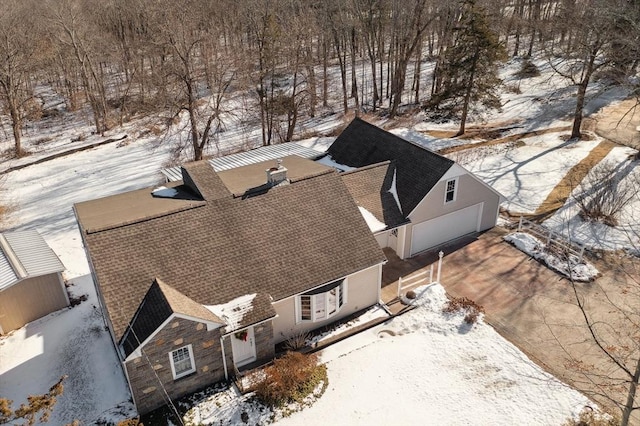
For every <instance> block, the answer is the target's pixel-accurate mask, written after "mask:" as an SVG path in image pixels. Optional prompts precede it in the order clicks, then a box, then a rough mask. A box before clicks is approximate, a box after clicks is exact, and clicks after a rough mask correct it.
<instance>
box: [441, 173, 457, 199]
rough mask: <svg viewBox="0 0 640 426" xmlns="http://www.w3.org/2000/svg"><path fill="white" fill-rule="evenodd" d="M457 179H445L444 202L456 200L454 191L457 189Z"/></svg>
mask: <svg viewBox="0 0 640 426" xmlns="http://www.w3.org/2000/svg"><path fill="white" fill-rule="evenodd" d="M457 183H458V179H451V180H448V181H447V184H446V190H445V193H444V202H445V203H450V202H452V201H455V200H456V192H457V190H458V185H457Z"/></svg>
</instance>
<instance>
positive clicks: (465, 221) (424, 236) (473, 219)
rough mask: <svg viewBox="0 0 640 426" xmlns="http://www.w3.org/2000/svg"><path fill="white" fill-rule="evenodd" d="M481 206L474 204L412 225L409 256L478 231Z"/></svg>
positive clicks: (481, 204) (480, 204)
mask: <svg viewBox="0 0 640 426" xmlns="http://www.w3.org/2000/svg"><path fill="white" fill-rule="evenodd" d="M483 204H484V203H478V204H474V205H473V206H470V207H466V208H463V209H460V210H456V211H454V212H452V213H449V214H446V215H443V216H440V217H437V218H435V219H431V220H427V221H424V222H421V223H418V224H416V225H414V226H413V227H412V230H411V254H410V256H413V255H415V254H417V253H419V252H421V251H424V250H427V249H429V248H432V247H435V246H437V245H439V244H443V243H446V242H447V241H450V240H453V239H455V238H458V237H461V236H463V235H466V234H470V233H473V232H477V231H479V230H480V221H481V218H482V207H483Z"/></svg>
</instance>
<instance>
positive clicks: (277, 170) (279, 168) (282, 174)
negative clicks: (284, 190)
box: [266, 159, 289, 186]
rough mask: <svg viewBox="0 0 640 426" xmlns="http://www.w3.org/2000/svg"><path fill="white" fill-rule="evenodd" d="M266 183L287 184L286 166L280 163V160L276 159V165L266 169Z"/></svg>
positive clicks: (274, 184) (271, 184)
mask: <svg viewBox="0 0 640 426" xmlns="http://www.w3.org/2000/svg"><path fill="white" fill-rule="evenodd" d="M266 171H267V184H268V185H270V186H278V185H282V184H287V183H289V181H288V180H287V168H286V167H284V166H283V165H282V160H281V159H278V160H276V166H275V167H270V168H268V169H267V170H266Z"/></svg>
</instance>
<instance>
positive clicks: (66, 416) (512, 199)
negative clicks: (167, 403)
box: [0, 61, 640, 424]
mask: <svg viewBox="0 0 640 426" xmlns="http://www.w3.org/2000/svg"><path fill="white" fill-rule="evenodd" d="M517 66H518V64H517V61H516V62H514V63H513V64H511V65H509V67H507V68H506V69H505V75H510V73H512V72H513V71H515V70H516V69H517ZM424 70H425V71H424V72H427V71H426V70H428V68H427V67H425V68H424ZM543 71H545V70H543ZM545 72H546V74H545V73H544V72H543V75H542V76H540V77H537V78H534V79H530V80H523V81H522V82H521V89H522V91H523V93H522V94H516V93H506V94H505V95H504V96H503V100H504V101H505V102H506V103H505V107H504V111H503V112H502V113H499V112H492V113H489V114H487V115H486V116H481V115H476V117H479V118H486V119H488V120H493V121H500V122H510V121H517V122H518V123H520V125H521V127H520V129H519V130H518V129H517V130H514V131H526V130H531V129H535V128H545V127H548V126H558V125H567V124H568V123H567V122H566V121H565V122H558V120H559V119H563V118H565V114H566V111H567V106H568V105H572V102H573V100H572V99H571V93H573V91H574V88H569V89H568V90H557V89H558V88H559V87H561V83H560V82H559V81H558V79H557V78H556V77H550V74H549V72H548V69H547V70H546V71H545ZM336 76H338V74H337V73H336ZM509 82H510V83H514V82H515V81H514V80H513V79H510V81H509ZM336 87H338V86H336ZM338 92H339V91H336V93H338ZM507 101H508V102H507ZM233 102H239V100H233ZM88 123H89V120H88V117H87V116H83V115H82V114H75V115H71V114H69V115H68V116H64V117H63V118H61V119H59V120H57V121H55V120H52V121H50V122H47V123H44V125H45V126H44V127H41V128H36V127H33V128H30V129H29V130H28V131H27V132H26V135H25V140H24V143H25V148H26V149H28V150H29V151H30V152H32V153H33V154H32V155H31V156H29V157H26V159H20V160H6V161H4V162H3V164H2V165H1V166H0V170H6V168H8V167H11V166H14V165H18V164H23V163H26V162H30V161H33V160H35V159H38V158H42V157H45V156H49V155H51V154H53V153H57V152H60V151H62V150H65V149H67V148H75V147H78V146H82V145H86V144H89V143H93V142H98V141H100V140H103V139H106V138H110V137H118V136H120V135H122V134H128V135H129V137H128V138H127V139H126V140H124V141H122V143H113V144H110V145H104V146H101V147H97V148H94V149H91V150H87V151H83V152H79V153H75V154H73V155H70V156H66V157H61V158H57V159H54V160H51V161H48V162H45V163H41V164H37V165H33V166H29V167H26V168H24V169H21V170H18V171H15V172H12V173H9V174H7V175H6V176H5V178H3V181H2V185H3V188H4V191H3V193H2V194H1V197H2V200H1V202H0V204H2V205H7V204H9V205H11V206H12V207H13V210H12V211H11V213H10V215H9V218H8V219H9V223H8V228H11V229H36V230H38V231H39V232H40V233H41V234H42V235H43V237H44V238H45V240H46V241H47V242H48V243H49V244H50V245H51V247H52V248H53V250H54V251H55V252H56V253H57V254H58V256H59V257H60V259H61V260H62V262H63V263H64V265H65V266H66V268H67V278H69V279H70V280H71V283H72V285H71V287H70V291H71V293H72V294H73V295H74V296H81V295H85V294H86V295H87V300H86V301H84V302H82V303H81V304H80V305H79V306H76V307H74V308H72V309H65V310H62V311H60V312H57V313H54V314H52V315H50V316H47V317H45V318H43V319H41V320H38V321H36V322H34V323H31V324H29V325H27V326H26V327H24V328H22V329H20V330H18V331H16V332H14V333H12V334H11V335H10V336H8V337H3V338H1V339H0V375H1V379H0V395H2V396H3V397H7V398H10V399H13V400H14V401H15V404H20V403H22V402H25V399H26V396H27V395H28V394H29V393H37V392H43V391H46V390H47V389H48V388H49V386H51V385H52V384H53V383H54V382H55V381H56V380H57V379H58V378H59V377H60V376H61V375H64V374H67V375H68V376H69V377H68V379H67V381H66V382H65V394H64V395H63V396H62V397H61V398H60V399H59V401H58V404H57V405H56V408H55V410H54V414H53V418H52V421H51V424H63V423H65V422H69V421H71V420H73V419H74V418H78V419H80V420H82V421H83V422H84V423H91V422H95V421H97V420H98V419H100V418H104V419H112V420H117V419H121V418H124V417H126V416H127V415H129V414H130V410H131V404H130V403H129V402H128V401H129V398H130V395H129V390H128V387H127V385H126V382H125V380H124V376H123V373H122V370H121V368H120V367H119V366H118V361H117V357H116V354H115V352H114V350H113V347H112V344H111V342H110V340H109V336H108V334H107V333H106V331H105V330H104V324H103V322H102V320H101V313H100V312H99V308H98V303H97V300H96V295H95V291H94V289H93V285H92V283H91V279H90V275H89V273H90V271H89V267H88V264H87V260H86V257H85V253H84V249H83V247H82V241H81V237H80V234H79V232H78V229H77V225H76V222H75V218H74V215H73V211H72V205H73V203H75V202H79V201H84V200H88V199H93V198H99V197H103V196H107V195H111V194H115V193H120V192H123V191H128V190H132V189H137V188H141V187H148V186H152V185H156V184H159V183H160V182H161V181H162V177H161V175H160V173H159V170H160V169H161V168H162V167H163V166H164V165H165V164H166V163H167V161H169V159H170V154H171V150H172V148H173V147H175V144H176V143H177V141H178V140H182V141H184V140H185V135H186V133H185V132H184V131H183V130H184V129H181V128H179V126H178V125H176V128H175V129H173V130H174V132H173V134H172V133H171V132H169V133H167V134H163V135H156V136H154V133H153V131H152V128H153V122H152V121H148V122H147V121H145V120H139V121H134V122H130V123H128V124H126V126H125V128H123V129H114V130H113V132H112V133H111V134H109V135H107V136H105V137H104V138H103V137H100V136H96V135H91V134H90V133H91V127H90V125H89V124H88ZM341 124H342V116H341V115H339V114H335V113H333V112H332V111H326V113H324V115H322V116H318V118H316V119H310V118H305V119H301V120H300V128H301V131H300V134H305V135H306V136H301V137H308V136H310V135H312V134H316V135H328V134H332V133H333V132H334V130H335V129H336V128H337V127H339V126H340V125H341ZM426 128H440V129H451V128H457V123H452V122H449V123H439V124H433V125H431V124H430V123H427V124H418V125H417V126H415V127H413V128H411V129H408V128H404V129H403V128H398V129H394V131H393V132H394V133H396V134H398V135H399V136H402V137H406V138H408V139H410V140H412V141H414V142H416V143H420V144H423V145H425V146H427V147H429V148H431V149H441V148H444V147H447V146H452V145H455V144H460V143H461V142H460V141H459V140H455V139H452V140H439V139H433V138H429V137H426V136H424V135H423V134H422V133H421V132H420V130H424V129H426ZM181 132H182V133H181ZM259 135H260V131H259V120H255V119H251V117H250V116H245V115H239V116H238V117H236V118H233V119H232V118H229V120H228V121H227V125H226V129H225V131H224V132H223V133H221V134H220V135H219V136H220V138H219V140H218V141H217V142H218V143H217V144H214V145H213V146H212V147H211V149H210V150H209V154H212V155H215V154H217V153H220V152H228V151H231V150H235V149H240V148H251V147H254V146H257V145H259V144H260V137H259ZM72 140H76V141H75V142H72ZM333 140H334V138H332V137H313V138H308V139H306V140H304V141H301V142H300V143H301V144H303V145H305V146H308V147H311V148H313V149H316V150H318V151H325V150H326V148H327V147H328V146H329V145H330V144H331V142H332V141H333ZM524 142H525V145H524V146H521V147H514V148H512V149H510V150H508V151H507V152H503V151H500V150H496V151H495V152H489V153H488V154H486V155H475V154H471V155H468V156H466V157H460V159H461V161H462V162H463V165H464V166H466V167H468V168H469V169H471V170H472V171H474V172H476V173H477V174H478V175H479V176H480V177H481V178H483V179H484V180H485V181H487V182H488V183H490V184H491V185H493V186H494V187H495V188H496V189H497V190H498V191H500V192H501V193H502V194H503V195H504V196H505V197H506V198H507V200H508V202H507V204H506V205H507V206H508V207H509V208H512V209H513V210H516V211H523V212H527V211H534V210H535V209H536V208H537V206H538V205H539V204H540V203H541V202H542V200H544V198H545V197H546V195H547V194H548V193H549V192H550V191H551V189H552V188H553V187H554V186H555V185H556V184H557V183H558V182H559V180H560V179H561V178H562V176H564V173H566V171H567V170H569V169H570V168H571V167H572V166H573V165H574V164H576V163H577V162H578V161H580V160H581V159H582V158H584V156H586V155H587V154H588V152H589V150H591V149H592V148H593V146H595V145H596V144H597V142H598V141H597V140H594V141H582V142H577V143H567V142H564V141H562V140H561V139H560V134H548V135H544V136H539V137H535V138H528V139H525V140H524ZM10 146H11V141H10V140H8V139H6V138H5V140H3V141H1V142H0V150H7V149H9V148H10ZM614 152H615V153H616V154H615V155H619V157H615V158H619V159H620V158H622V155H626V152H625V154H623V153H621V152H620V153H619V152H617V151H616V150H614ZM614 152H612V154H611V155H614ZM638 202H639V201H637V200H635V201H634V203H633V204H632V205H630V207H629V211H628V213H625V214H627V215H631V213H633V212H634V211H635V212H637V211H639V210H640V209H639V208H640V205H638ZM561 212H566V214H567V215H568V217H566V218H564V217H563V218H562V219H561V220H560V221H559V222H558V224H557V225H554V223H553V222H552V220H553V218H552V220H551V221H550V222H549V223H548V225H549V226H552V227H553V226H558V227H560V226H562V227H566V224H567V223H568V224H571V227H570V228H571V229H572V230H573V231H572V232H574V236H572V238H574V239H579V238H578V236H581V237H580V238H582V240H585V239H587V240H588V239H589V238H591V239H592V240H593V238H594V235H595V236H597V237H598V238H599V239H600V240H601V241H600V242H599V243H602V244H603V245H606V244H611V242H612V241H619V242H620V244H623V243H624V237H625V236H626V234H624V235H623V234H618V233H617V231H612V230H610V229H608V230H606V232H605V230H603V229H596V230H595V231H593V230H587V229H584V226H579V224H575V222H573V221H574V220H575V215H576V214H575V211H573V210H571V206H570V205H567V206H566V208H565V209H564V210H561ZM559 214H560V212H559ZM629 220H631V219H628V220H626V222H625V223H627V222H629ZM632 223H635V224H636V225H637V224H638V223H640V221H638V220H635V222H632ZM591 228H593V227H592V226H591ZM633 229H637V228H633ZM588 232H590V233H588ZM589 235H591V236H589ZM428 292H430V293H429V294H431V293H433V292H435V290H433V289H432V290H429V291H428ZM434 294H435V293H434ZM436 296H437V297H439V296H438V295H437V294H436V295H435V296H434V297H436ZM437 297H436V299H434V300H437ZM431 299H432V298H431V296H430V297H429V298H427V299H424V300H431ZM425 303H426V302H425ZM434 303H435V302H434ZM443 318H444V317H442V314H440V313H439V311H438V309H427V308H425V307H421V308H419V309H417V310H415V311H413V312H412V313H410V314H408V315H406V316H405V317H403V318H398V319H396V320H394V321H393V322H391V323H390V324H387V325H385V326H380V327H378V328H376V329H373V330H370V331H367V332H365V333H363V334H361V335H359V336H358V337H355V338H350V339H347V340H345V341H342V342H340V343H339V344H337V345H335V346H334V347H332V348H330V349H328V350H326V351H325V352H324V354H323V359H324V360H325V361H326V362H328V366H329V378H330V386H329V389H328V390H327V393H326V395H325V396H324V397H323V398H321V399H320V401H319V402H318V404H317V405H316V406H314V407H313V408H311V409H310V410H305V411H304V412H302V413H300V414H296V415H294V416H293V417H292V418H291V419H286V420H284V422H285V423H286V422H288V423H295V424H300V423H310V424H314V423H315V424H319V423H323V420H325V417H324V414H318V413H323V412H326V413H329V414H331V415H334V416H335V421H336V422H337V423H349V422H355V423H367V422H368V421H370V420H375V423H391V424H396V423H398V422H397V421H396V420H397V419H405V420H406V421H407V422H412V421H414V420H415V421H418V420H419V419H424V418H428V419H433V421H430V422H429V423H432V424H439V423H440V424H441V423H447V424H457V423H459V424H468V419H476V418H477V419H486V421H481V420H479V421H478V423H480V424H496V421H495V419H499V420H500V422H501V423H502V424H511V423H514V422H517V423H522V421H523V419H524V421H525V422H526V423H530V422H529V420H531V422H532V423H534V424H535V423H538V424H557V423H559V422H561V421H562V420H563V419H564V418H565V417H566V416H568V415H569V414H571V413H572V412H573V411H574V409H579V408H580V406H581V405H582V404H583V403H584V402H585V400H584V397H581V396H580V395H579V394H577V393H575V392H573V391H571V390H570V389H568V388H566V387H565V386H563V385H561V384H559V383H558V382H557V381H556V380H555V379H553V378H552V377H550V376H548V375H545V374H544V373H543V372H542V371H540V370H539V369H537V367H535V365H534V364H533V363H531V361H529V360H528V359H526V357H524V355H522V354H521V353H520V352H519V351H518V350H517V349H515V348H514V347H513V346H511V345H509V344H507V343H506V342H505V341H504V340H502V339H500V338H499V336H497V334H495V333H494V332H493V330H492V329H491V328H490V327H488V326H486V325H483V324H479V325H477V326H474V327H473V328H471V329H470V330H467V329H466V328H464V327H463V328H462V329H460V323H459V321H458V320H457V319H455V318H454V319H453V320H451V319H443ZM456 321H458V322H456ZM385 327H386V328H387V329H388V330H391V331H393V332H394V333H396V336H392V335H391V334H392V333H389V332H382V331H383V329H384V328H385ZM379 332H382V333H381V334H380V336H384V337H385V338H379V337H378V334H377V333H379ZM503 345H504V346H503ZM347 354H348V355H347ZM343 355H344V356H343ZM363 389H364V391H363ZM554 392H556V393H554ZM369 400H370V401H371V402H370V405H369V406H368V408H365V404H366V403H367V401H369ZM326 407H330V408H326ZM382 407H385V408H384V409H383V408H382ZM540 407H544V409H543V410H541V409H540ZM540 411H543V412H542V413H541V412H540ZM398 416H401V417H398ZM425 416H426V417H425ZM483 416H485V417H483ZM518 416H519V417H518ZM465 419H467V422H466V423H465ZM420 423H424V422H423V421H421V422H420Z"/></svg>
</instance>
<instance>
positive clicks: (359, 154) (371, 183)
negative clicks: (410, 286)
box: [327, 118, 501, 259]
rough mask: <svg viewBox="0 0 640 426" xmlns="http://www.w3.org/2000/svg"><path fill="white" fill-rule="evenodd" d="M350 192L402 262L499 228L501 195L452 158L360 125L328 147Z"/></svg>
mask: <svg viewBox="0 0 640 426" xmlns="http://www.w3.org/2000/svg"><path fill="white" fill-rule="evenodd" d="M327 153H328V156H330V158H331V162H333V163H336V164H339V165H340V167H343V170H349V171H346V172H344V173H343V174H342V176H343V180H344V182H345V185H346V186H347V188H348V190H349V192H350V193H351V195H352V196H353V198H354V199H355V201H356V203H357V204H358V206H359V207H361V208H362V209H366V211H367V212H368V213H371V216H373V217H374V218H375V219H377V223H375V222H374V223H371V222H373V221H368V222H370V225H371V226H370V227H371V230H372V232H373V233H374V234H375V237H376V239H377V240H378V243H379V244H380V246H381V247H390V248H392V249H393V250H394V251H395V252H396V253H397V255H398V256H399V257H400V258H401V259H405V258H407V257H411V256H414V255H416V254H418V253H420V252H422V251H425V250H429V249H433V248H435V247H438V246H439V245H442V244H444V243H446V242H448V241H451V240H454V239H456V238H460V237H462V236H464V235H468V234H473V233H476V232H480V231H484V230H486V229H489V228H492V227H494V226H495V224H496V221H497V219H498V209H499V206H500V201H501V195H500V194H499V193H498V192H496V191H495V190H494V189H493V188H491V187H490V186H489V185H487V184H486V183H484V182H482V181H481V180H480V179H478V178H477V177H475V176H474V175H473V174H472V173H471V172H469V171H468V170H466V169H464V168H463V167H462V166H460V165H459V164H457V163H456V162H454V161H453V160H451V159H448V158H446V157H443V156H441V155H439V154H437V153H435V152H433V151H430V150H429V149H427V148H425V147H423V146H420V145H418V144H415V143H413V142H410V141H407V140H405V139H402V138H400V137H398V136H396V135H394V134H392V133H389V132H386V131H385V130H383V129H380V128H379V127H376V126H374V125H372V124H370V123H367V122H366V121H364V120H361V119H359V118H356V119H354V120H353V121H352V122H351V123H350V124H349V125H348V126H347V127H346V129H345V130H344V131H343V132H342V133H341V134H340V136H338V138H337V139H336V140H335V141H334V143H333V144H332V145H331V146H330V147H329V149H328V151H327Z"/></svg>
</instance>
